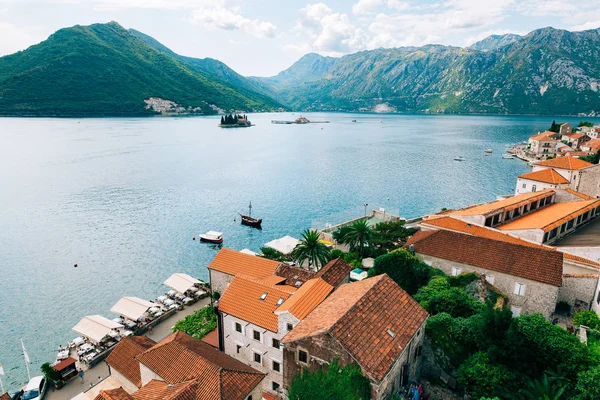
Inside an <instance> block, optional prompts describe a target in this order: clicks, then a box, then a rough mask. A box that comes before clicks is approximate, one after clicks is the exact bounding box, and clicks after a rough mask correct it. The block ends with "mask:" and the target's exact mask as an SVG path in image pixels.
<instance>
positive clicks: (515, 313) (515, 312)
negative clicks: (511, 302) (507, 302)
mask: <svg viewBox="0 0 600 400" xmlns="http://www.w3.org/2000/svg"><path fill="white" fill-rule="evenodd" d="M510 311H512V314H513V317H518V316H519V315H521V307H515V306H512V307H510Z"/></svg>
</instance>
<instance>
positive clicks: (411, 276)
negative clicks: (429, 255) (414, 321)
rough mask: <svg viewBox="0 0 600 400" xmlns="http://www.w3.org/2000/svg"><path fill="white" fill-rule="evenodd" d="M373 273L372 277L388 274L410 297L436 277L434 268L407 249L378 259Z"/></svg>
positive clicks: (372, 269) (371, 273)
mask: <svg viewBox="0 0 600 400" xmlns="http://www.w3.org/2000/svg"><path fill="white" fill-rule="evenodd" d="M371 271H372V272H371ZM371 271H369V272H370V276H374V275H381V274H388V275H389V276H390V278H392V279H393V280H394V281H395V282H396V283H397V284H398V285H399V286H400V287H401V288H402V289H404V290H405V291H406V292H407V293H408V294H410V295H414V294H415V293H417V291H418V290H419V289H420V288H421V287H423V286H425V285H426V284H427V282H428V281H429V279H430V278H431V276H433V275H434V271H433V269H432V268H430V267H429V266H428V265H427V264H425V263H424V262H423V261H421V260H419V259H418V258H417V257H415V256H413V255H412V254H410V253H409V252H408V251H407V250H405V249H399V250H395V251H393V252H391V253H388V254H384V255H382V256H379V257H377V258H376V259H375V263H374V265H373V268H371Z"/></svg>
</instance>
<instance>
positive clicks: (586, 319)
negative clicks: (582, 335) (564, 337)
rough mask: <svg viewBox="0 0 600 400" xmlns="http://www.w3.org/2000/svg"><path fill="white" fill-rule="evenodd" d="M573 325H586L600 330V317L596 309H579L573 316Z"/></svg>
mask: <svg viewBox="0 0 600 400" xmlns="http://www.w3.org/2000/svg"><path fill="white" fill-rule="evenodd" d="M573 325H576V326H579V325H585V326H587V327H588V328H591V329H596V330H600V317H598V314H596V313H595V312H594V311H579V312H576V313H575V315H574V316H573Z"/></svg>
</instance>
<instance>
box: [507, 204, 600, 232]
mask: <svg viewBox="0 0 600 400" xmlns="http://www.w3.org/2000/svg"><path fill="white" fill-rule="evenodd" d="M598 206H600V200H580V201H569V202H565V203H554V204H551V205H549V206H547V207H544V208H542V209H540V210H538V211H536V212H533V213H531V214H527V215H524V216H522V217H520V218H517V219H515V220H512V221H510V222H507V223H506V224H504V225H500V226H499V227H498V229H500V230H501V231H510V230H525V229H542V230H543V231H544V232H548V231H551V230H552V229H554V228H556V227H557V226H560V225H562V224H564V223H565V222H567V221H568V220H570V219H572V218H575V217H577V216H578V215H580V214H583V213H584V212H586V211H589V210H591V209H593V208H596V207H598Z"/></svg>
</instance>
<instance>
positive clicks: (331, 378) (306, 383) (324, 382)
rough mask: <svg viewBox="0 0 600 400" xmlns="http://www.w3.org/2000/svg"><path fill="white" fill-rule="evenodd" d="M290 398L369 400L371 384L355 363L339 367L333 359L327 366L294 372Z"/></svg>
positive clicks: (299, 399)
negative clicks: (314, 369)
mask: <svg viewBox="0 0 600 400" xmlns="http://www.w3.org/2000/svg"><path fill="white" fill-rule="evenodd" d="M288 398H289V399H290V400H329V399H344V400H370V399H371V384H370V382H369V379H367V378H365V377H364V376H363V375H362V374H361V371H360V367H359V366H358V365H356V364H349V365H346V366H343V367H341V366H340V365H339V363H338V361H337V360H334V361H333V362H332V363H331V364H330V365H329V366H327V368H325V369H319V370H317V371H315V372H311V371H308V370H304V371H302V373H301V374H300V373H299V374H296V375H295V376H294V378H293V379H292V382H291V383H290V389H289V390H288Z"/></svg>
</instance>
